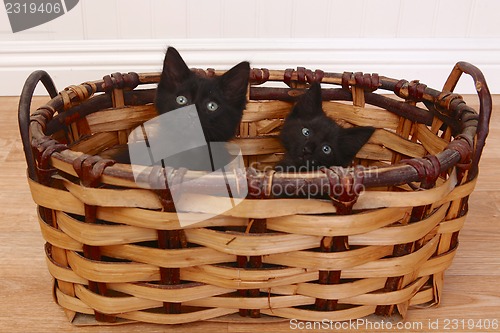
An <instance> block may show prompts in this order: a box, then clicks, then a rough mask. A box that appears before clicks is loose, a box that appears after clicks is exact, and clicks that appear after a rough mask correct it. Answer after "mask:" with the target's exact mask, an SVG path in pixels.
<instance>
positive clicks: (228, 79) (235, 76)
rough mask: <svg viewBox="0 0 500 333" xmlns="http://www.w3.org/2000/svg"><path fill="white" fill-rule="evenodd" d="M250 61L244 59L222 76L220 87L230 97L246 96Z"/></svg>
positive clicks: (239, 97)
mask: <svg viewBox="0 0 500 333" xmlns="http://www.w3.org/2000/svg"><path fill="white" fill-rule="evenodd" d="M249 76H250V63H249V62H248V61H243V62H240V63H239V64H237V65H236V66H234V67H233V68H231V69H230V70H228V71H227V72H226V73H224V74H223V75H222V76H221V77H220V88H221V90H222V92H223V94H224V96H225V97H226V98H228V99H241V98H244V97H245V96H246V93H247V88H248V77H249Z"/></svg>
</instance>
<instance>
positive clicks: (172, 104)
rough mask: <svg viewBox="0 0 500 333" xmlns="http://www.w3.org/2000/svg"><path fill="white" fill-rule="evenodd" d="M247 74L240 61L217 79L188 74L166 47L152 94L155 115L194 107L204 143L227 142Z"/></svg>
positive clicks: (240, 106) (235, 122)
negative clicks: (204, 138)
mask: <svg viewBox="0 0 500 333" xmlns="http://www.w3.org/2000/svg"><path fill="white" fill-rule="evenodd" d="M249 73H250V65H249V63H248V62H246V61H244V62H241V63H239V64H238V65H236V66H234V67H233V68H231V69H230V70H229V71H227V72H226V73H225V74H224V75H222V76H220V77H213V78H208V77H201V76H199V75H196V74H195V73H193V72H191V70H190V69H189V68H188V67H187V65H186V63H185V62H184V60H183V59H182V57H181V56H180V54H179V53H178V52H177V50H176V49H174V48H173V47H169V48H168V50H167V53H166V55H165V60H164V61H163V71H162V73H161V78H160V82H159V83H158V88H157V92H156V100H155V105H156V109H157V112H158V113H159V114H163V113H166V112H169V111H172V110H175V109H177V108H180V107H183V106H186V105H190V104H195V105H196V108H197V110H198V115H199V117H200V122H201V126H202V128H203V131H204V132H205V137H206V138H207V140H208V141H227V140H229V139H231V138H232V137H233V136H234V134H235V132H236V128H237V126H238V124H239V123H240V121H241V117H242V114H243V109H244V108H245V104H246V92H247V86H248V77H249Z"/></svg>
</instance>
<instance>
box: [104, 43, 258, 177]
mask: <svg viewBox="0 0 500 333" xmlns="http://www.w3.org/2000/svg"><path fill="white" fill-rule="evenodd" d="M249 74H250V64H249V63H248V62H246V61H243V62H241V63H239V64H237V65H236V66H234V67H233V68H231V69H230V70H229V71H227V72H226V73H224V74H223V75H222V76H218V77H203V76H200V75H198V74H195V73H194V72H192V71H191V70H190V69H189V67H188V66H187V65H186V63H185V62H184V60H183V59H182V57H181V56H180V54H179V52H177V50H176V49H175V48H173V47H169V48H168V49H167V52H166V55H165V59H164V61H163V71H162V73H161V77H160V82H159V83H158V87H157V89H156V97H155V106H156V111H157V113H158V115H162V114H164V113H167V112H170V111H173V110H175V109H178V108H181V107H183V106H187V105H193V104H194V105H195V106H196V109H197V113H198V118H199V120H200V124H201V127H202V129H203V134H204V136H205V140H206V142H207V143H209V144H210V142H225V141H229V140H230V139H232V138H233V137H234V135H235V133H236V130H237V128H238V125H239V123H240V121H241V118H242V116H243V110H244V109H245V106H246V101H247V98H246V93H247V87H248V79H249ZM150 139H153V140H154V138H150ZM181 140H182V139H181ZM181 142H182V141H181ZM132 144H133V143H132ZM170 144H173V143H170ZM214 146H216V147H218V148H217V152H214V151H211V152H210V154H209V155H210V158H211V159H212V154H217V155H221V154H222V156H224V158H222V157H220V156H219V157H218V161H213V160H212V161H209V162H211V168H210V167H209V168H208V169H214V168H215V169H217V168H219V167H220V166H221V165H222V164H223V163H224V162H227V160H230V158H231V157H230V156H229V155H228V154H227V153H226V152H225V151H221V150H222V149H223V148H220V147H221V145H211V148H213V147H214ZM128 148H129V147H128V146H126V145H121V146H118V147H114V148H111V149H108V150H107V151H105V152H103V153H101V156H102V157H105V158H111V159H114V160H115V161H116V162H119V163H128V164H130V163H131V161H130V156H129V149H128ZM207 149H208V148H207V146H202V147H199V148H196V149H191V150H188V151H185V152H183V153H180V154H178V155H176V156H171V157H169V158H168V159H166V160H165V161H164V163H166V164H167V165H169V166H172V167H176V168H178V167H187V168H188V169H193V170H206V169H207V168H206V167H205V165H206V163H207V161H206V158H205V157H206V156H207V154H208V152H207V151H206V150H207ZM143 154H144V156H145V157H144V156H142V155H141V156H136V157H138V160H141V159H142V158H144V159H145V160H147V157H148V156H149V155H147V154H148V152H147V151H145V152H143ZM139 157H140V158H139ZM198 160H199V161H198ZM186 161H189V163H187V164H186ZM196 162H199V163H196ZM216 162H218V163H216ZM157 163H159V162H157Z"/></svg>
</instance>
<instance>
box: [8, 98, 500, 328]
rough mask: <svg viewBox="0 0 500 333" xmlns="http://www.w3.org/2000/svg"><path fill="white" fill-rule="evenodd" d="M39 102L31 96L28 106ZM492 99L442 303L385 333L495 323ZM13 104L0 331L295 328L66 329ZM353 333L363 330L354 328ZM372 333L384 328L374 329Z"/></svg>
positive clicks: (499, 265)
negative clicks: (489, 119)
mask: <svg viewBox="0 0 500 333" xmlns="http://www.w3.org/2000/svg"><path fill="white" fill-rule="evenodd" d="M45 100H46V99H44V98H37V99H36V100H35V102H34V105H37V104H41V103H42V102H43V101H45ZM466 101H467V102H468V104H469V105H472V106H475V105H477V98H475V96H466ZM493 102H494V103H493V104H494V105H497V106H496V109H494V110H493V117H492V122H491V126H490V130H491V131H490V136H489V138H488V140H487V145H486V149H485V152H484V155H483V158H482V162H481V169H480V176H479V181H478V184H477V187H476V191H475V192H474V193H473V194H472V196H471V198H470V201H469V202H470V212H469V215H468V219H467V222H466V225H465V228H464V229H463V231H462V232H461V234H460V246H459V250H458V253H457V255H456V257H455V261H454V263H453V265H452V266H451V267H450V269H449V270H448V271H447V273H446V278H445V288H444V293H443V298H442V303H441V305H440V306H439V307H437V308H432V309H412V310H410V312H409V315H408V317H407V325H410V326H413V327H414V329H405V330H397V329H396V328H394V329H392V330H391V331H400V332H408V331H410V332H411V331H416V332H420V331H422V332H444V331H448V332H454V331H455V332H456V331H460V332H461V331H464V332H480V331H484V329H481V328H480V327H478V326H476V327H472V328H471V329H469V327H468V325H469V324H472V323H474V324H475V325H478V324H483V325H486V324H487V323H488V322H487V320H497V323H498V320H500V172H499V170H498V166H500V106H498V105H500V104H499V102H500V96H494V100H493ZM17 103H18V98H17V97H3V98H0V117H1V118H0V221H1V222H0V256H1V257H0V258H1V261H0V304H1V310H0V332H23V333H24V332H50V333H52V332H56V331H57V332H59V331H61V332H79V333H87V332H148V333H154V332H168V331H174V330H175V332H205V333H207V332H218V333H223V332H255V331H257V330H265V331H266V332H267V331H269V332H271V331H272V332H290V331H292V330H293V328H296V327H295V326H292V327H291V326H290V323H289V322H288V321H286V322H281V323H272V324H266V325H265V326H263V325H262V324H259V325H257V324H226V323H225V324H221V323H213V322H205V323H204V322H202V323H196V324H190V325H176V326H168V327H166V326H159V325H144V324H130V325H127V326H121V327H83V328H82V327H79V328H77V327H75V326H73V325H72V324H70V323H69V322H68V320H67V319H66V316H65V314H64V312H63V310H62V309H61V308H60V307H59V306H58V305H56V304H55V303H54V301H53V298H52V290H51V284H52V282H51V276H50V275H49V273H48V271H47V267H46V263H45V259H44V252H43V245H44V241H43V239H42V237H41V234H40V231H39V227H38V223H37V221H36V219H35V205H34V203H33V201H32V199H31V195H30V192H29V189H28V185H27V183H26V174H25V172H26V171H25V170H26V165H25V161H24V155H23V152H22V145H21V140H20V137H19V133H18V126H17ZM462 320H464V321H462ZM469 320H474V322H472V321H469ZM456 325H458V326H456ZM453 328H456V329H453ZM293 331H299V330H298V329H294V330H293ZM323 331H325V332H326V331H328V330H323ZM331 331H333V330H331ZM338 331H341V330H338ZM352 331H355V330H352ZM358 331H364V330H363V329H362V327H360V329H359V330H358ZM368 331H370V330H368ZM371 331H375V332H384V331H388V330H387V329H383V328H381V327H378V328H377V327H374V329H373V330H371ZM495 331H496V332H500V329H496V330H490V332H495Z"/></svg>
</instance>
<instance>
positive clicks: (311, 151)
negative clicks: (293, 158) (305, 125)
mask: <svg viewBox="0 0 500 333" xmlns="http://www.w3.org/2000/svg"><path fill="white" fill-rule="evenodd" d="M302 153H303V154H307V155H310V154H312V153H313V150H312V148H311V147H310V146H304V149H302Z"/></svg>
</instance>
